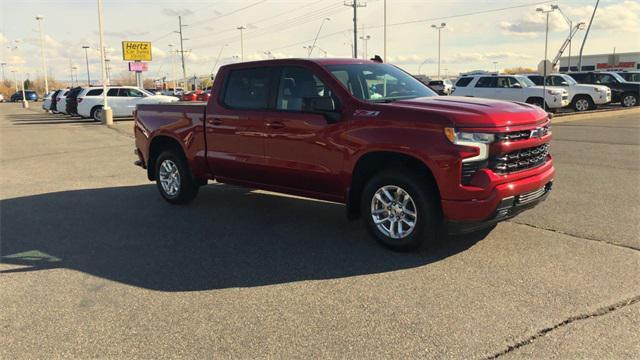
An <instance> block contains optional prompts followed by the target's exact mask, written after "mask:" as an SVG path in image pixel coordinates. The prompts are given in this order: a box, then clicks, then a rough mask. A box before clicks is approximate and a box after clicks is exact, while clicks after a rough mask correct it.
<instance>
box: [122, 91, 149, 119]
mask: <svg viewBox="0 0 640 360" xmlns="http://www.w3.org/2000/svg"><path fill="white" fill-rule="evenodd" d="M118 96H119V97H122V99H123V100H122V116H133V110H135V109H136V105H138V103H139V102H140V101H141V100H142V99H144V98H145V94H144V93H143V92H142V91H140V90H138V89H133V88H122V89H120V91H119V92H118Z"/></svg>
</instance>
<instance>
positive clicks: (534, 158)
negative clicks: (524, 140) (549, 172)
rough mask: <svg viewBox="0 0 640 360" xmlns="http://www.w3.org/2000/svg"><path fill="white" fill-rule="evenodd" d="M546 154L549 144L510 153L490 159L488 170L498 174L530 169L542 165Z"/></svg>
mask: <svg viewBox="0 0 640 360" xmlns="http://www.w3.org/2000/svg"><path fill="white" fill-rule="evenodd" d="M548 154H549V144H542V145H540V146H536V147H532V148H527V149H522V150H517V151H512V152H510V153H506V154H502V155H498V156H495V157H493V158H491V161H490V162H489V168H490V169H491V170H493V171H494V172H495V173H499V174H505V173H511V172H515V171H520V170H526V169H531V168H534V167H537V166H540V165H542V164H544V163H545V162H546V160H547V155H548Z"/></svg>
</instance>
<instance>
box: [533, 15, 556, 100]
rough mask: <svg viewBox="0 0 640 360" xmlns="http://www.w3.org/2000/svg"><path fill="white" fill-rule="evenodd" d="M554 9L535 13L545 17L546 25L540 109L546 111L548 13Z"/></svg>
mask: <svg viewBox="0 0 640 360" xmlns="http://www.w3.org/2000/svg"><path fill="white" fill-rule="evenodd" d="M554 10H555V9H554V8H553V7H551V8H548V9H543V8H537V9H536V11H537V12H541V13H543V14H545V15H546V24H545V29H544V60H543V64H542V67H543V72H544V73H543V74H542V108H543V109H545V110H546V109H547V100H546V99H547V45H548V43H549V13H552V12H553V11H554Z"/></svg>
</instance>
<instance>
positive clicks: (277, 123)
mask: <svg viewBox="0 0 640 360" xmlns="http://www.w3.org/2000/svg"><path fill="white" fill-rule="evenodd" d="M267 127H270V128H272V129H282V128H283V127H284V124H283V123H281V122H280V121H274V122H268V123H267Z"/></svg>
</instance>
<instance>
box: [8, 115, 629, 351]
mask: <svg viewBox="0 0 640 360" xmlns="http://www.w3.org/2000/svg"><path fill="white" fill-rule="evenodd" d="M39 105H40V104H37V105H36V106H39ZM36 106H33V109H30V110H23V109H21V108H20V107H19V105H15V104H0V143H1V145H0V151H1V154H0V164H1V168H0V174H1V175H0V189H2V191H1V193H0V198H1V201H0V211H1V217H0V241H1V242H0V256H1V259H2V263H0V308H1V309H2V310H1V311H0V358H12V359H18V358H50V357H68V358H97V357H99V358H167V357H173V358H175V357H189V358H196V357H197V358H205V357H206V358H319V357H329V358H464V359H487V358H523V357H526V358H594V359H602V358H639V357H640V332H639V331H638V329H640V276H639V275H640V221H639V220H640V109H638V108H636V109H632V110H623V111H611V112H603V113H597V114H591V115H576V116H567V117H562V118H557V119H554V124H553V127H552V130H553V132H554V141H553V144H552V153H553V155H554V156H555V164H556V167H557V178H556V179H555V184H554V191H553V192H552V194H551V196H550V198H549V199H548V200H547V201H546V202H545V203H543V204H542V205H540V206H538V207H537V208H535V209H533V210H531V211H529V212H527V213H524V214H522V215H521V216H519V217H517V218H515V219H513V220H511V221H509V222H506V223H502V224H500V225H498V226H497V227H496V228H495V229H494V230H493V231H492V232H491V233H488V234H486V233H485V234H479V235H474V236H464V237H456V238H452V239H449V241H447V242H446V243H444V244H441V245H439V246H438V247H437V248H435V249H433V250H432V251H431V252H424V251H423V252H419V253H394V252H390V251H387V250H385V249H382V248H380V247H379V246H377V245H376V244H375V243H374V242H373V241H372V240H370V239H369V237H368V236H367V235H366V234H365V231H364V230H363V228H362V227H361V226H360V223H357V222H356V223H351V222H349V221H347V220H346V218H345V210H344V208H343V206H341V205H336V204H332V203H326V202H320V201H314V200H308V199H301V198H296V197H291V196H283V195H278V194H273V193H268V192H262V191H251V190H247V189H241V188H236V187H230V186H226V185H219V184H214V185H210V186H208V187H206V188H204V189H202V191H201V193H200V195H199V197H198V198H197V199H196V201H195V202H194V203H193V204H191V205H189V206H184V207H176V206H170V205H168V204H166V203H165V202H164V201H163V200H162V199H161V198H160V196H159V195H158V193H157V190H156V188H155V185H154V184H150V183H148V181H146V177H145V174H144V172H143V171H141V170H140V169H139V168H137V167H135V166H133V164H132V162H133V160H135V158H134V155H133V152H132V150H133V140H132V138H131V137H130V135H129V133H130V131H131V128H132V122H131V121H119V122H117V124H116V125H115V127H114V128H113V129H110V128H106V127H104V126H101V125H98V124H96V123H93V122H90V121H85V120H80V119H74V118H69V117H64V116H60V115H47V114H44V113H42V111H40V110H39V109H36Z"/></svg>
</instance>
